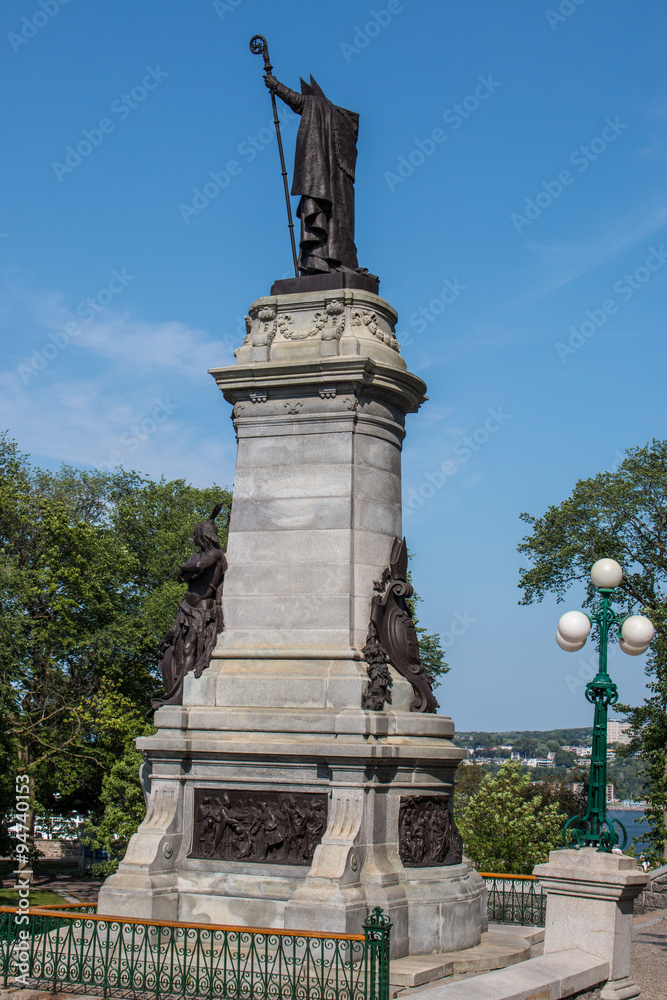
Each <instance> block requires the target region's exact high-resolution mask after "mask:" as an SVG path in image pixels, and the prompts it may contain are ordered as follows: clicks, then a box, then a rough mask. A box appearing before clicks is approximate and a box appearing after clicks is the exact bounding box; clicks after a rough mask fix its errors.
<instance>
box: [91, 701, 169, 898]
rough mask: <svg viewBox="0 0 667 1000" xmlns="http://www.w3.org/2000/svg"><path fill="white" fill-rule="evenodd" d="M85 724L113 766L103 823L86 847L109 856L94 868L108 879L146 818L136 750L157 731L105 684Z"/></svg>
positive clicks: (106, 779) (104, 791) (105, 784)
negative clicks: (140, 738)
mask: <svg viewBox="0 0 667 1000" xmlns="http://www.w3.org/2000/svg"><path fill="white" fill-rule="evenodd" d="M84 719H85V722H86V723H87V725H88V727H89V730H90V732H91V734H92V735H94V736H95V737H96V738H97V739H98V741H99V743H100V744H101V746H103V747H104V750H105V753H106V754H107V756H108V759H109V760H110V761H111V765H110V767H109V768H108V770H106V771H105V773H104V776H103V778H102V786H101V791H100V803H101V806H102V807H103V812H102V815H101V817H100V819H99V820H98V821H97V822H95V821H94V820H93V821H92V822H91V823H89V824H88V826H87V829H86V836H85V842H86V843H87V844H88V845H89V846H90V847H92V848H93V849H95V848H102V849H103V850H105V851H106V852H107V854H108V855H109V858H108V860H107V861H104V862H100V863H97V864H95V865H93V874H94V875H96V876H97V877H98V878H106V877H107V876H108V875H111V874H113V872H115V871H116V869H117V868H118V863H119V861H120V860H121V859H122V858H123V856H124V854H125V851H126V850H127V846H128V844H129V842H130V838H131V837H132V835H133V834H134V833H136V831H137V828H138V826H139V824H140V823H141V821H142V820H143V818H144V816H145V815H146V805H145V801H144V794H143V790H142V788H141V783H140V781H139V768H140V766H141V763H142V759H143V758H142V755H141V753H140V751H139V750H137V749H136V747H135V745H134V744H135V740H136V739H137V737H138V736H150V735H152V734H153V733H154V732H155V727H154V726H152V725H150V724H148V723H146V721H145V719H144V715H143V712H142V711H141V710H138V709H137V706H136V705H135V704H133V702H132V701H131V700H130V699H129V698H127V697H125V695H124V694H123V693H122V692H121V691H119V690H118V689H117V688H116V687H114V686H113V685H112V684H111V683H109V682H107V681H104V682H103V684H102V687H101V689H100V691H99V693H98V694H97V695H96V697H95V698H94V699H93V701H92V702H91V704H90V706H89V707H88V709H87V711H86V713H85V717H84Z"/></svg>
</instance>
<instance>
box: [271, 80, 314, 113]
mask: <svg viewBox="0 0 667 1000" xmlns="http://www.w3.org/2000/svg"><path fill="white" fill-rule="evenodd" d="M264 83H265V84H266V86H267V87H268V88H269V90H271V91H273V93H274V94H277V95H278V97H279V98H280V99H281V101H284V102H285V104H287V106H288V107H290V108H291V109H292V111H296V113H297V114H298V115H300V114H301V112H302V111H303V104H304V99H303V94H297V92H296V91H295V90H290V89H289V87H286V86H285V84H284V83H280V81H279V80H277V79H276V78H275V76H270V75H269V74H268V73H267V74H266V76H265V77H264Z"/></svg>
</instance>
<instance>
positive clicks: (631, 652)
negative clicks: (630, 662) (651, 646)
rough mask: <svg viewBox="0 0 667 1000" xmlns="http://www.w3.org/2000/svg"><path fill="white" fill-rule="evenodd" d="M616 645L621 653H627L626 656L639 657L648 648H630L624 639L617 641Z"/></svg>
mask: <svg viewBox="0 0 667 1000" xmlns="http://www.w3.org/2000/svg"><path fill="white" fill-rule="evenodd" d="M618 644H619V646H620V647H621V649H622V650H623V652H624V653H627V654H628V656H641V654H642V653H645V652H646V650H647V649H648V646H630V645H628V643H627V642H626V641H625V639H619V640H618Z"/></svg>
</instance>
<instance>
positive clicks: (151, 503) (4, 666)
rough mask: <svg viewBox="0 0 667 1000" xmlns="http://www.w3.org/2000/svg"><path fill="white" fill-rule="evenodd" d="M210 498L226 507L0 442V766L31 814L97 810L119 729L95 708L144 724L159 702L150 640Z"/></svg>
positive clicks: (167, 620) (194, 493)
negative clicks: (24, 781) (46, 461)
mask: <svg viewBox="0 0 667 1000" xmlns="http://www.w3.org/2000/svg"><path fill="white" fill-rule="evenodd" d="M218 501H223V502H224V503H225V505H226V507H227V509H229V505H230V503H231V494H230V493H229V492H228V491H226V490H222V489H221V488H220V487H217V486H213V487H211V488H209V489H203V490H200V489H196V488H195V487H193V486H190V485H189V484H187V483H186V482H185V481H183V480H175V481H173V482H167V481H165V480H161V481H159V482H152V481H151V480H149V479H147V478H145V477H143V476H141V475H139V474H138V473H136V472H125V471H123V470H117V471H114V472H100V471H92V472H90V471H83V470H80V469H74V468H71V467H69V466H63V467H62V468H61V469H60V471H58V472H49V471H45V470H42V469H38V468H34V467H32V466H31V465H30V463H29V460H28V457H27V456H25V455H23V454H21V453H20V452H19V450H18V448H17V446H16V444H15V443H14V442H13V441H11V440H10V439H8V438H7V437H6V436H2V437H0V549H1V550H2V571H3V572H2V583H1V589H0V708H2V711H3V714H4V718H5V719H6V726H5V729H4V732H3V734H2V736H1V737H0V759H1V760H2V763H3V769H2V771H3V774H9V775H10V776H11V781H13V775H14V774H15V773H17V771H19V772H21V773H27V774H29V776H30V779H31V789H32V800H33V805H34V806H35V807H36V808H37V809H38V810H39V811H40V812H62V813H66V812H69V811H72V810H77V811H79V812H83V813H87V812H91V811H95V810H96V809H97V808H98V805H99V798H100V793H101V790H102V779H103V776H104V775H105V774H108V772H109V771H110V769H111V766H112V764H113V763H114V762H115V761H116V760H118V759H119V757H120V756H122V754H123V752H124V749H125V741H126V738H127V731H126V730H123V727H122V726H120V725H112V718H111V714H110V711H111V710H110V709H108V707H107V709H105V712H102V711H101V709H100V711H96V712H93V710H92V709H93V708H96V706H97V707H99V705H98V699H99V697H100V696H101V695H102V694H104V697H105V698H106V699H107V700H109V699H111V702H113V699H114V698H116V700H117V698H118V697H119V696H120V695H119V694H118V693H120V694H122V697H123V698H124V699H125V700H126V702H127V704H131V705H132V706H134V710H135V711H136V712H137V713H141V714H143V711H144V710H145V707H146V705H148V704H149V703H150V698H151V696H153V695H155V694H157V693H158V692H159V690H160V688H161V680H160V679H159V678H158V677H157V676H156V675H157V672H158V670H157V668H158V664H159V659H160V654H159V651H158V646H159V641H160V638H161V636H162V635H163V634H164V632H165V631H166V629H167V628H168V626H169V625H170V624H171V622H172V621H173V618H174V615H175V611H176V607H177V605H178V601H179V600H180V597H181V596H182V592H183V589H184V588H183V585H181V584H178V583H176V582H175V573H176V570H177V569H178V567H179V565H180V564H181V563H182V562H183V561H184V559H185V558H186V556H187V555H188V554H189V552H190V551H191V548H192V543H191V534H192V528H193V525H194V524H195V523H196V522H197V521H198V520H201V519H203V518H205V517H207V516H208V514H210V512H211V509H212V508H213V506H214V505H215V503H216V502H218ZM220 520H221V522H222V524H223V525H224V523H225V522H224V515H222V516H221V519H220ZM221 537H222V540H223V544H225V539H226V536H225V532H224V531H222V532H221ZM113 692H116V694H114V693H113ZM111 702H109V704H111ZM99 704H101V703H99ZM91 706H92V707H91ZM126 710H127V705H126V706H125V708H124V709H123V710H122V712H121V714H123V712H126ZM126 728H127V727H126ZM10 794H11V787H10V786H9V785H7V782H6V780H5V779H2V781H0V797H5V798H7V796H8V795H10ZM7 804H8V803H7Z"/></svg>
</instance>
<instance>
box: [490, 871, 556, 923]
mask: <svg viewBox="0 0 667 1000" xmlns="http://www.w3.org/2000/svg"><path fill="white" fill-rule="evenodd" d="M480 875H481V876H482V878H483V879H484V881H485V882H486V888H487V889H488V892H489V901H488V914H489V922H490V923H494V924H521V925H522V926H523V927H544V920H545V916H546V910H547V897H546V893H543V892H542V887H541V886H540V884H539V882H538V881H537V879H536V878H535V876H534V875H500V874H497V873H495V872H480Z"/></svg>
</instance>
